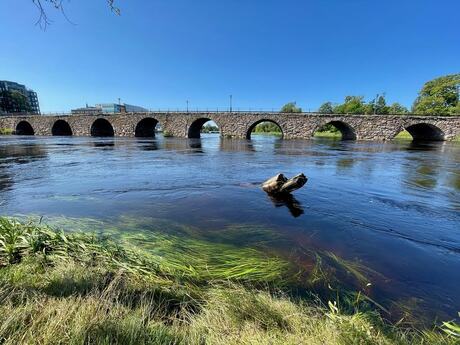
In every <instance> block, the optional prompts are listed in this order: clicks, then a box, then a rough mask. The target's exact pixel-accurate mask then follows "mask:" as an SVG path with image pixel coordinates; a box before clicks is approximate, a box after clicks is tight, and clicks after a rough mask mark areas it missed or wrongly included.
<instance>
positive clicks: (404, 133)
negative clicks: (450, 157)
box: [394, 131, 460, 142]
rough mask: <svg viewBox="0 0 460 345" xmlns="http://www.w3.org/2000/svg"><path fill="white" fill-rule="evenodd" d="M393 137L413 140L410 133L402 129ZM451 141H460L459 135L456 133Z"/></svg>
mask: <svg viewBox="0 0 460 345" xmlns="http://www.w3.org/2000/svg"><path fill="white" fill-rule="evenodd" d="M394 139H398V140H413V138H412V135H411V134H410V133H409V132H408V131H402V132H400V133H398V135H397V136H395V137H394ZM451 141H454V142H459V141H460V135H457V136H456V137H455V138H453V139H452V140H451Z"/></svg>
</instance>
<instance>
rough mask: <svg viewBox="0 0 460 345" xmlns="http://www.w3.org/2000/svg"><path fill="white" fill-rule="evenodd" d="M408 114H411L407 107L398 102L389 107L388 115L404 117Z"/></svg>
mask: <svg viewBox="0 0 460 345" xmlns="http://www.w3.org/2000/svg"><path fill="white" fill-rule="evenodd" d="M408 113H409V110H407V108H406V107H405V106H403V105H401V104H399V103H398V102H395V103H393V104H391V105H390V106H389V107H388V114H392V115H404V114H408Z"/></svg>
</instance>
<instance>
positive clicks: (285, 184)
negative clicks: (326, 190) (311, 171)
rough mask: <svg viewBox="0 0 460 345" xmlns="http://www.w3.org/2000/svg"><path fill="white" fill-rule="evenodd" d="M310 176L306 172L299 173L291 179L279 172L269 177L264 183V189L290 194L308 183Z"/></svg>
mask: <svg viewBox="0 0 460 345" xmlns="http://www.w3.org/2000/svg"><path fill="white" fill-rule="evenodd" d="M307 181H308V178H307V177H306V176H305V175H304V174H299V175H296V176H294V177H293V178H291V179H289V180H288V179H287V178H286V177H285V176H284V175H283V174H278V175H276V176H273V177H272V178H270V179H268V180H267V181H265V182H264V183H263V184H262V189H263V190H264V191H265V192H266V193H268V194H288V193H291V192H293V191H295V190H297V189H299V188H302V187H303V186H304V185H305V183H307Z"/></svg>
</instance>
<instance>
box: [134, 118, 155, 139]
mask: <svg viewBox="0 0 460 345" xmlns="http://www.w3.org/2000/svg"><path fill="white" fill-rule="evenodd" d="M157 124H158V120H157V119H154V118H153V117H145V118H143V119H142V120H140V121H139V122H138V123H137V125H136V129H135V130H134V135H135V136H136V137H140V138H147V137H154V136H155V127H156V126H157Z"/></svg>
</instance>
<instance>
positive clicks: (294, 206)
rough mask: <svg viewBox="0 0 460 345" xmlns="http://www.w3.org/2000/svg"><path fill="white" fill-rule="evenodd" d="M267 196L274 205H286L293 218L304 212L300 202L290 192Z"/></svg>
mask: <svg viewBox="0 0 460 345" xmlns="http://www.w3.org/2000/svg"><path fill="white" fill-rule="evenodd" d="M268 197H269V198H270V200H271V201H272V202H273V205H275V207H282V206H286V207H287V208H288V210H289V212H291V214H292V216H293V217H295V218H297V217H300V216H301V215H302V214H303V213H304V211H303V207H302V204H301V203H300V202H299V201H298V200H297V199H296V198H295V197H294V196H293V195H292V194H279V195H270V194H268Z"/></svg>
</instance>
